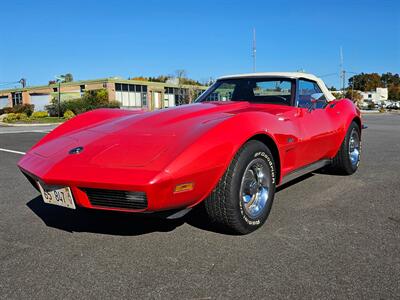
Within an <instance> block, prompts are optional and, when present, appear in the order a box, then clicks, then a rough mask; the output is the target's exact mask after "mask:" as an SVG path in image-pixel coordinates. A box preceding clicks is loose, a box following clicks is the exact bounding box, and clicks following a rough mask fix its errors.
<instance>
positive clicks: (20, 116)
mask: <svg viewBox="0 0 400 300" xmlns="http://www.w3.org/2000/svg"><path fill="white" fill-rule="evenodd" d="M27 120H29V117H28V115H27V114H25V113H17V114H16V113H9V114H8V115H7V116H6V117H5V118H4V120H3V121H4V122H8V123H12V122H17V121H27Z"/></svg>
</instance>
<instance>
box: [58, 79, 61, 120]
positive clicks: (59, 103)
mask: <svg viewBox="0 0 400 300" xmlns="http://www.w3.org/2000/svg"><path fill="white" fill-rule="evenodd" d="M60 110H61V80H59V81H58V118H60Z"/></svg>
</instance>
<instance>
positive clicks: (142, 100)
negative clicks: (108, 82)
mask: <svg viewBox="0 0 400 300" xmlns="http://www.w3.org/2000/svg"><path fill="white" fill-rule="evenodd" d="M115 97H116V100H117V101H119V102H121V104H122V106H124V107H136V108H138V107H143V106H147V86H146V85H140V84H126V83H116V84H115Z"/></svg>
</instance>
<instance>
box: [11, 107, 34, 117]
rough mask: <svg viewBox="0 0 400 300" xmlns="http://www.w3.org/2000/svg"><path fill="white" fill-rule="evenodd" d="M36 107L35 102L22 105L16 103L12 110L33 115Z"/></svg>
mask: <svg viewBox="0 0 400 300" xmlns="http://www.w3.org/2000/svg"><path fill="white" fill-rule="evenodd" d="M34 109H35V105H34V104H20V105H14V106H13V107H12V112H13V113H16V114H18V113H24V114H26V115H27V116H30V115H32V113H33V111H34Z"/></svg>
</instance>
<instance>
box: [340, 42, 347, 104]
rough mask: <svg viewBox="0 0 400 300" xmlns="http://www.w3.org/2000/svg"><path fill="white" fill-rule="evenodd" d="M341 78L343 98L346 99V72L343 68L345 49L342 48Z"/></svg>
mask: <svg viewBox="0 0 400 300" xmlns="http://www.w3.org/2000/svg"><path fill="white" fill-rule="evenodd" d="M340 78H341V79H342V96H343V97H344V87H345V84H346V71H345V70H344V66H343V48H342V46H340Z"/></svg>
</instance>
